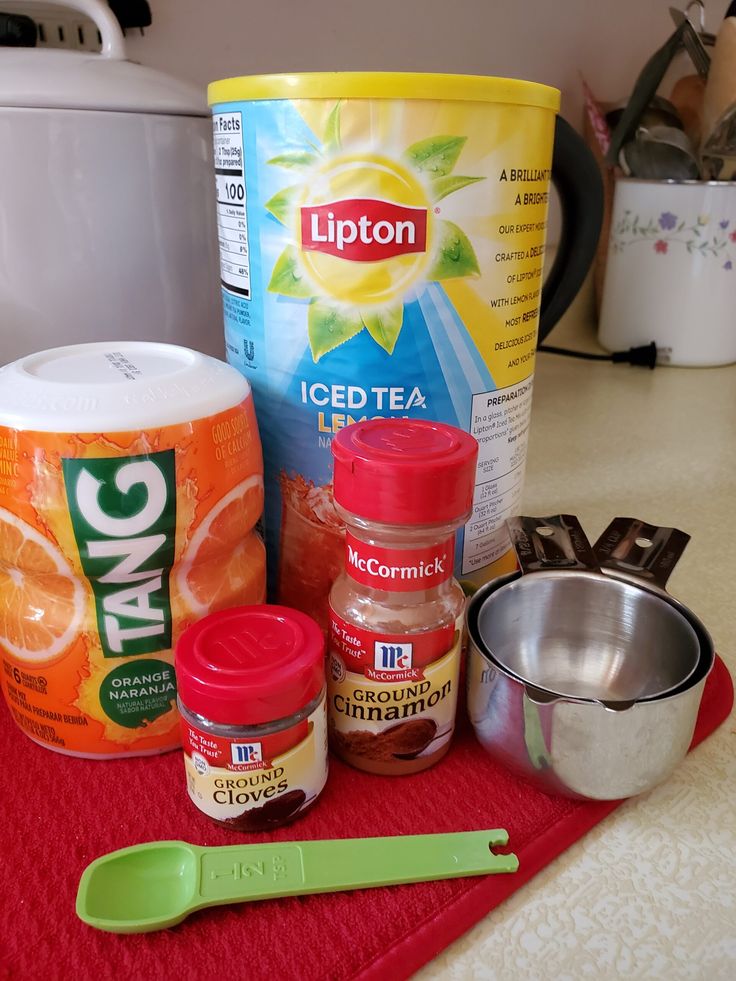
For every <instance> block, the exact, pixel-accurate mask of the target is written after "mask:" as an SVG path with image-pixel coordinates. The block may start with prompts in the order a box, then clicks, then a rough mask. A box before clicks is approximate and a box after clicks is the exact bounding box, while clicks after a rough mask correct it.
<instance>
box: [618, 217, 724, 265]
mask: <svg viewBox="0 0 736 981" xmlns="http://www.w3.org/2000/svg"><path fill="white" fill-rule="evenodd" d="M734 224H735V225H736V222H734ZM730 226H731V220H730V219H729V218H721V219H719V220H718V221H715V222H711V218H710V215H698V217H697V218H696V219H695V220H694V221H691V220H689V219H687V218H681V217H680V216H679V215H676V214H674V213H673V212H672V211H663V212H661V214H660V215H659V217H658V218H655V217H652V216H649V217H646V216H645V217H641V216H640V215H638V214H634V212H633V211H630V210H628V209H627V210H626V211H624V213H623V215H622V216H621V218H620V219H619V220H618V222H617V223H616V224H615V225H614V227H613V229H612V230H611V242H610V246H611V250H612V251H613V252H623V251H624V250H625V249H628V248H630V246H632V245H637V244H642V243H643V244H646V245H648V246H649V247H650V248H653V249H654V251H655V252H656V253H658V254H659V255H662V256H664V255H667V254H668V253H669V252H670V251H675V250H679V249H681V248H684V249H685V250H686V251H687V252H689V253H691V254H694V255H701V256H703V258H706V259H717V260H718V261H719V262H720V263H721V265H722V267H723V269H725V270H726V271H729V272H730V271H731V270H732V269H733V265H734V261H735V260H736V228H734V229H731V228H730Z"/></svg>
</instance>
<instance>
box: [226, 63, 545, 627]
mask: <svg viewBox="0 0 736 981" xmlns="http://www.w3.org/2000/svg"><path fill="white" fill-rule="evenodd" d="M209 98H210V102H211V104H212V106H213V128H214V152H215V167H216V186H217V207H218V216H219V234H220V254H221V276H222V290H223V302H224V314H225V340H226V349H227V357H228V360H229V361H230V362H231V364H233V365H235V366H236V367H237V368H239V369H240V370H241V371H242V372H243V373H244V374H245V376H246V377H247V378H249V379H250V381H251V383H252V384H253V388H254V396H255V400H256V409H257V411H258V415H259V424H260V427H261V433H262V437H263V444H264V459H265V472H266V478H265V479H266V485H267V494H266V538H267V545H268V549H269V576H270V577H271V578H270V587H271V589H272V593H273V595H274V596H277V597H278V598H279V601H280V602H282V603H287V604H289V605H292V606H296V607H299V608H301V609H303V610H305V611H307V612H310V613H312V614H313V615H314V616H316V617H317V619H318V620H320V622H321V624H322V626H323V628H325V629H326V627H327V594H328V591H329V586H330V583H331V582H332V581H333V580H334V578H335V576H336V575H337V572H338V570H339V568H340V564H341V561H342V553H343V549H344V534H345V532H344V526H343V523H342V521H341V519H340V518H339V516H338V515H337V513H336V512H335V508H334V501H333V487H332V460H331V456H330V444H331V442H332V440H333V438H334V436H335V434H337V433H338V432H340V430H341V429H342V428H343V427H345V426H347V425H350V424H351V423H354V422H359V421H363V420H367V419H374V418H383V417H397V416H398V417H408V418H412V419H431V420H440V421H443V422H446V423H449V424H452V425H454V426H457V427H459V428H461V429H464V430H465V431H466V432H469V433H471V434H473V435H474V436H475V437H476V438H477V440H478V442H479V444H480V453H479V457H478V466H477V473H476V482H475V499H474V505H473V513H472V515H471V519H470V521H469V523H468V525H467V526H466V527H465V528H464V529H463V530H461V531H460V532H459V534H458V536H457V543H456V550H455V555H454V567H455V572H456V574H457V575H458V576H460V577H463V578H466V579H471V580H472V579H475V580H476V581H482V580H483V579H484V578H488V577H489V576H490V575H491V574H494V573H497V572H500V571H507V570H508V569H511V568H513V566H514V560H513V558H512V557H511V556H510V554H509V541H508V536H507V533H506V531H505V528H504V524H503V523H504V519H505V517H506V516H508V515H509V514H510V513H512V512H513V511H514V510H515V509H516V507H517V505H518V503H519V500H520V496H521V490H522V480H523V472H524V464H525V456H526V434H527V429H528V424H529V414H530V407H531V394H532V374H533V368H534V353H535V347H536V339H537V322H538V314H539V305H540V293H541V283H542V278H541V277H542V260H543V251H544V240H545V230H546V224H547V206H548V191H549V179H550V166H551V159H552V139H553V132H554V126H555V111H556V109H557V106H558V101H559V93H558V92H557V91H556V90H555V89H552V88H548V87H547V86H544V85H537V84H534V83H529V82H520V81H516V80H509V79H493V78H480V77H470V76H450V75H436V76H431V75H404V74H380V73H368V74H365V73H340V72H335V73H331V74H314V75H309V74H307V75H289V76H265V77H251V78H235V79H227V80H225V81H220V82H215V83H214V84H212V85H211V86H210V90H209Z"/></svg>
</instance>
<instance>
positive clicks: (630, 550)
mask: <svg viewBox="0 0 736 981" xmlns="http://www.w3.org/2000/svg"><path fill="white" fill-rule="evenodd" d="M508 524H509V530H510V532H511V536H512V540H513V542H514V546H515V548H516V552H517V556H518V558H519V562H520V565H521V566H522V570H523V572H516V573H513V574H511V575H510V576H506V577H503V578H502V579H500V580H496V581H495V582H493V583H490V584H489V585H488V586H487V587H484V588H483V589H481V590H479V592H478V593H476V595H475V596H474V597H473V599H472V601H471V603H470V605H469V608H468V629H469V636H470V647H469V670H468V706H469V713H470V717H471V721H472V723H473V726H474V728H475V730H476V734H477V735H478V738H479V739H480V742H481V743H482V744H483V745H484V747H485V748H486V749H487V750H488V751H489V752H490V753H492V755H494V756H496V757H497V758H498V759H500V760H501V761H502V762H504V763H505V764H507V765H509V766H510V767H511V768H513V769H515V770H517V771H520V772H521V773H522V774H524V775H525V776H527V777H528V778H530V779H532V780H533V781H534V782H535V783H537V784H538V785H539V786H541V787H542V788H543V789H546V790H548V791H551V792H556V793H563V794H566V795H568V796H575V797H587V798H593V799H599V800H600V799H603V800H605V799H617V798H620V797H627V796H631V795H632V794H636V793H641V792H642V791H644V790H647V789H649V788H650V787H652V786H654V785H655V784H656V783H659V782H660V780H662V779H664V778H665V777H666V776H668V775H669V773H670V772H671V770H672V769H673V768H674V766H675V765H676V764H677V763H678V762H679V761H680V760H681V759H682V757H683V756H684V755H685V753H686V752H687V748H688V746H689V744H690V740H691V738H692V733H693V729H694V726H695V720H696V717H697V710H698V706H699V704H700V699H701V697H702V691H703V687H704V685H705V678H706V676H707V674H708V672H709V671H710V668H711V667H712V664H713V659H714V654H713V645H712V641H711V639H710V637H709V635H708V633H707V631H706V630H705V628H704V626H703V625H702V623H700V621H699V620H698V619H697V617H695V616H694V614H692V613H691V611H689V610H687V608H686V607H684V606H683V605H682V604H680V603H679V602H678V601H677V600H675V599H674V598H673V597H671V596H670V595H669V594H668V593H666V592H665V590H664V585H665V583H666V581H667V578H668V576H669V573H670V572H671V570H672V568H673V567H674V565H675V563H676V562H677V560H678V558H679V557H680V555H681V554H682V551H683V550H684V548H685V545H686V544H687V542H688V540H689V536H687V535H685V534H683V533H682V532H679V531H677V530H676V529H665V528H658V527H656V526H652V525H646V524H645V523H644V522H642V521H638V520H635V519H616V520H615V521H614V522H612V524H611V525H610V526H609V528H608V529H607V530H606V532H604V534H603V535H602V536H601V538H600V539H599V541H598V542H597V543H596V547H595V550H591V548H590V546H589V544H588V542H587V539H586V538H585V535H584V533H583V531H582V528H581V527H580V525H579V523H578V522H577V520H576V519H575V518H573V517H571V516H569V515H558V516H555V517H553V518H542V519H538V518H515V519H511V521H509V522H508Z"/></svg>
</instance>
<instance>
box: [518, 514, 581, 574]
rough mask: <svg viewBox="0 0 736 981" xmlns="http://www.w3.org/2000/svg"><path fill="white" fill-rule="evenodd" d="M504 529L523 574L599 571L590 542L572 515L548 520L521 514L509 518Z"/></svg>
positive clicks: (553, 516)
mask: <svg viewBox="0 0 736 981" xmlns="http://www.w3.org/2000/svg"><path fill="white" fill-rule="evenodd" d="M506 527H507V528H508V531H509V535H510V536H511V542H512V544H513V546H514V551H515V552H516V558H517V559H518V560H519V565H520V566H521V571H522V572H539V571H540V570H542V569H586V570H590V569H593V570H597V569H598V562H597V560H596V557H595V555H594V553H593V549H592V548H591V547H590V542H589V541H588V539H587V537H586V535H585V532H584V531H583V529H582V526H581V524H580V522H579V521H578V519H577V518H576V517H575V515H573V514H555V515H552V516H550V517H547V518H532V517H529V516H524V515H520V516H518V517H514V518H509V519H508V520H507V522H506Z"/></svg>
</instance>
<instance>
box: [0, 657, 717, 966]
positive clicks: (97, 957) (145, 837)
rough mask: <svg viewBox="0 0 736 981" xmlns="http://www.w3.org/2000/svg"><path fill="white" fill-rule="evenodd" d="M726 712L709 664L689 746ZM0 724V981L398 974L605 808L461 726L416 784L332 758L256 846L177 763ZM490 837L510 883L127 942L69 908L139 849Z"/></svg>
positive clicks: (416, 892) (359, 901)
mask: <svg viewBox="0 0 736 981" xmlns="http://www.w3.org/2000/svg"><path fill="white" fill-rule="evenodd" d="M732 703H733V686H732V683H731V679H730V677H729V675H728V671H727V670H726V668H725V667H724V665H723V663H722V662H721V661H720V660H718V661H717V662H716V666H715V668H714V670H713V672H712V673H711V676H710V678H709V680H708V683H707V685H706V688H705V694H704V698H703V703H702V706H701V710H700V716H699V719H698V726H697V729H696V732H695V737H694V740H693V744H696V743H698V742H700V741H701V740H702V739H704V738H705V737H706V736H708V735H709V734H710V733H711V732H712V731H713V730H714V729H715V728H716V727H717V726H718V725H720V723H721V722H723V720H724V719H725V718H726V716H727V715H728V712H729V710H730V708H731V705H732ZM0 713H1V717H0V759H2V760H3V763H4V771H5V772H4V778H3V791H2V804H1V805H0V816H1V817H2V833H3V850H4V854H3V861H2V863H0V868H1V869H2V871H1V872H0V896H2V899H0V903H2V913H1V914H0V965H2V967H1V968H0V971H1V972H4V976H6V977H12V978H24V979H25V978H29V979H36V978H43V979H44V981H53V979H55V978H64V979H68V978H72V977H73V978H76V979H86V978H94V979H96V981H106V979H108V978H109V979H112V978H116V979H117V978H145V979H146V981H156V979H173V978H177V979H182V981H187V979H190V978H191V979H195V978H196V979H197V981H209V979H218V981H228V979H234V981H240V979H248V981H261V979H263V981H266V979H268V981H273V979H279V981H282V979H283V981H289V979H298V981H301V979H320V981H338V979H340V981H342V979H347V978H355V977H360V978H361V979H374V981H378V979H379V978H380V979H381V981H386V979H394V978H406V977H408V976H409V975H410V974H411V973H412V972H413V971H415V970H417V968H419V967H420V966H421V965H422V964H424V963H426V962H427V961H429V960H430V959H431V958H432V957H434V956H435V954H437V953H438V952H439V951H440V950H442V949H443V948H444V947H446V946H447V944H449V943H450V942H451V941H453V940H454V939H455V938H457V937H458V936H460V934H462V933H463V932H464V931H465V930H467V929H468V928H469V927H470V926H472V924H474V923H475V922H477V921H478V920H479V919H481V917H482V916H484V914H485V913H487V912H488V911H489V910H490V909H493V907H495V906H497V905H498V904H499V903H500V902H501V901H502V900H503V899H505V898H506V897H507V896H509V895H510V894H511V893H512V892H514V891H515V890H516V889H518V888H519V887H520V886H522V885H523V884H524V883H525V882H526V881H528V880H529V879H530V878H532V876H534V875H535V874H536V873H537V872H538V871H539V870H540V869H541V868H543V867H544V866H545V865H546V864H547V863H548V862H550V861H551V860H552V859H553V858H555V857H556V856H557V855H559V854H560V852H562V851H564V850H565V849H566V848H567V847H568V846H569V845H570V844H571V843H572V842H574V841H575V840H576V839H578V838H580V837H581V836H582V835H583V834H585V832H586V831H588V830H589V829H590V828H591V827H593V825H595V824H596V823H597V822H598V821H600V820H602V818H604V817H606V815H607V814H609V813H610V812H611V811H613V810H614V809H615V808H616V807H617V806H618V803H616V802H614V803H602V804H601V803H576V802H574V801H568V800H564V799H562V798H553V797H548V796H546V795H544V794H542V793H538V792H537V791H535V790H534V789H533V788H531V787H529V786H528V785H526V784H524V783H522V782H521V781H519V780H517V779H516V778H515V777H513V776H512V775H510V774H509V773H507V772H506V771H505V770H503V769H502V768H501V767H499V766H497V765H496V764H495V763H494V762H493V761H492V760H491V759H489V758H488V757H487V756H486V755H485V753H484V752H483V751H482V750H481V749H480V747H479V745H478V744H477V743H476V741H475V739H474V737H473V736H472V733H471V732H470V731H469V727H468V726H467V724H464V725H462V726H461V728H460V732H459V735H458V738H457V740H456V744H455V746H454V748H453V750H452V752H451V753H450V754H449V756H448V757H446V758H445V760H444V761H443V762H442V763H440V764H439V765H437V766H436V767H434V768H433V769H431V770H428V771H427V772H425V773H420V774H416V775H415V776H409V777H400V778H393V779H392V778H389V777H375V776H368V775H366V774H361V773H359V772H357V771H355V770H352V769H350V768H349V767H347V766H345V765H343V764H341V763H339V762H337V761H333V762H332V764H331V773H330V779H329V781H328V784H327V788H326V790H325V792H324V794H323V796H322V798H321V800H320V802H319V803H318V804H317V806H316V807H315V808H314V809H313V810H312V811H311V813H310V814H308V815H307V816H306V817H304V818H303V819H302V820H301V821H300V822H298V823H296V824H294V825H292V826H291V827H290V828H285V829H283V831H280V832H272V833H270V834H268V835H260V836H257V835H240V834H233V833H232V832H228V831H225V830H224V829H220V828H217V827H216V826H215V825H212V824H210V822H209V820H208V819H207V818H205V817H204V816H203V815H200V814H199V812H198V811H196V810H195V808H194V807H193V806H192V804H190V802H189V799H188V798H187V796H186V791H185V786H184V768H183V764H182V761H181V757H180V754H179V753H169V754H167V755H166V756H157V757H149V758H147V759H130V760H113V761H110V762H96V761H95V762H93V761H88V760H78V759H70V758H67V757H64V756H60V755H58V754H56V753H52V752H49V751H48V750H46V749H42V748H41V747H39V746H36V745H34V744H33V743H32V742H31V741H30V740H29V739H27V738H26V737H25V736H24V735H22V733H21V732H20V731H19V730H18V729H17V728H16V726H15V724H14V723H13V722H12V721H11V719H10V716H9V714H8V712H7V710H6V709H5V708H3V709H2V710H0ZM495 827H505V828H507V829H508V831H509V835H510V843H509V847H510V848H511V849H512V850H513V851H515V852H516V854H517V855H518V856H519V860H520V862H521V867H520V869H519V872H517V873H516V874H515V875H496V876H487V877H484V878H478V877H476V878H472V879H455V880H453V881H446V882H434V883H422V884H417V885H406V886H396V887H393V888H391V889H388V888H384V889H371V890H361V891H356V892H352V893H339V894H335V895H331V896H330V895H325V896H303V897H297V898H294V899H282V900H272V901H269V902H264V903H254V904H251V905H241V906H231V907H220V908H219V909H212V910H204V911H202V912H200V913H197V914H195V915H193V916H192V917H190V919H188V920H186V921H185V922H184V923H182V924H181V925H180V926H179V927H177V928H175V929H173V930H168V931H165V932H161V933H154V934H147V935H137V936H136V935H133V936H117V935H113V934H107V933H101V932H99V931H97V930H93V929H91V928H89V927H87V926H85V925H84V924H82V923H81V922H80V921H79V920H77V918H76V916H75V913H74V900H75V896H76V890H77V883H78V881H79V876H80V875H81V872H82V870H83V868H84V867H85V865H87V863H88V862H90V861H91V860H92V859H93V858H96V857H97V856H98V855H100V854H102V853H103V852H107V851H111V850H113V849H115V848H122V847H124V846H126V845H132V844H135V843H137V842H141V841H150V840H154V839H161V838H181V839H184V840H187V841H191V842H194V843H196V844H200V845H221V844H236V843H238V842H240V841H243V842H245V841H275V840H289V839H290V838H295V839H299V838H301V839H306V838H333V837H334V838H345V837H361V836H372V835H396V834H419V833H430V832H441V831H462V830H476V829H482V828H495Z"/></svg>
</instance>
